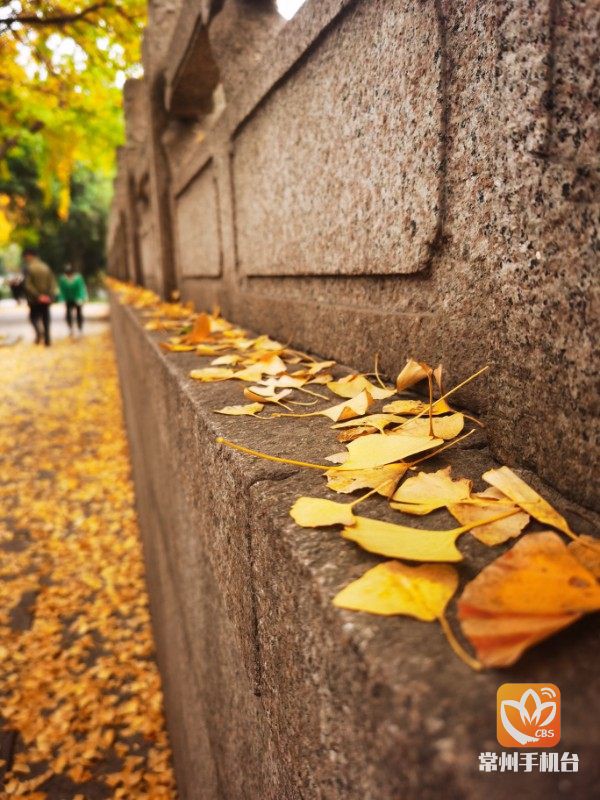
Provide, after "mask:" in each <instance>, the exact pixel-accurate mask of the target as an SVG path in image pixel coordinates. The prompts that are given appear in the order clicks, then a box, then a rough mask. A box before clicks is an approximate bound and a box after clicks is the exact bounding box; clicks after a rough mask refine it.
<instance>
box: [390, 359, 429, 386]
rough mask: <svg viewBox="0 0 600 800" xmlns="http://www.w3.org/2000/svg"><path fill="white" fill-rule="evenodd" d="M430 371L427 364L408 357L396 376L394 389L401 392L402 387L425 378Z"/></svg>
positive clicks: (412, 384)
mask: <svg viewBox="0 0 600 800" xmlns="http://www.w3.org/2000/svg"><path fill="white" fill-rule="evenodd" d="M432 372H433V370H432V369H431V367H428V366H427V364H421V363H420V362H419V361H415V360H414V358H409V359H408V361H407V362H406V364H405V365H404V367H403V368H402V371H401V372H400V374H399V375H398V377H397V378H396V391H397V392H402V391H404V389H408V388H409V387H410V386H414V385H415V383H419V381H422V380H424V379H426V378H427V377H428V376H429V375H431V374H432Z"/></svg>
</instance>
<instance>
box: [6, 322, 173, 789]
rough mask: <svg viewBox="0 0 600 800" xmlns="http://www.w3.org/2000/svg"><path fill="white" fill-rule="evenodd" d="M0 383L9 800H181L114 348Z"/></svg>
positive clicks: (15, 360)
mask: <svg viewBox="0 0 600 800" xmlns="http://www.w3.org/2000/svg"><path fill="white" fill-rule="evenodd" d="M0 374H1V375H2V402H1V404H0V556H1V558H0V712H1V713H0V759H2V761H0V795H1V796H2V797H27V798H28V799H29V800H43V798H49V799H51V800H58V799H59V798H60V800H71V798H77V800H84V798H85V800H95V798H109V797H114V798H128V799H129V798H136V800H167V798H168V799H169V800H171V799H172V798H175V796H176V794H175V788H174V781H173V775H172V771H171V755H170V750H169V744H168V739H167V734H166V731H165V722H164V717H163V710H162V694H161V687H160V678H159V674H158V671H157V667H156V664H155V661H154V653H153V641H152V633H151V628H150V618H149V609H148V600H147V595H146V589H145V584H144V569H143V562H142V554H141V546H140V541H139V535H138V528H137V523H136V515H135V510H134V504H133V487H132V484H131V480H130V475H129V458H128V451H127V443H126V439H125V434H124V430H123V424H122V417H121V406H120V399H119V392H118V385H117V375H116V369H115V363H114V359H113V352H112V345H111V342H110V339H109V337H108V335H102V336H96V337H89V338H85V339H83V340H82V341H80V342H77V343H73V342H69V341H67V340H65V341H62V342H59V343H57V344H56V345H54V346H53V347H52V348H50V349H45V348H36V347H34V346H32V345H20V346H17V347H9V348H0Z"/></svg>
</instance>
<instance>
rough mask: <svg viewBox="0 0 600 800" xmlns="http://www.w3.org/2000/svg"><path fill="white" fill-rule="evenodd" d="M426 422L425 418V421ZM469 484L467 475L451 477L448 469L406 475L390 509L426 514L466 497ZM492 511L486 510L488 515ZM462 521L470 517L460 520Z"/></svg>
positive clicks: (468, 493)
mask: <svg viewBox="0 0 600 800" xmlns="http://www.w3.org/2000/svg"><path fill="white" fill-rule="evenodd" d="M426 421H427V422H428V420H426ZM471 488H472V483H471V481H470V480H467V478H458V479H457V480H454V479H453V478H452V477H451V468H450V467H446V468H445V469H440V470H438V471H437V472H419V473H418V475H415V476H414V477H413V478H408V480H406V481H404V483H403V484H402V486H400V488H399V489H398V490H397V491H396V492H395V494H394V496H393V498H392V499H393V501H394V502H393V503H391V506H392V508H395V509H396V510H397V511H404V512H405V513H407V514H419V515H422V514H429V513H430V512H431V511H434V510H435V509H436V508H443V507H444V506H449V505H452V504H454V503H460V501H461V500H466V499H467V498H468V497H469V496H470V494H471ZM491 516H492V514H490V513H489V512H488V514H487V517H488V518H489V517H491ZM459 521H460V522H463V524H465V523H467V522H470V521H471V520H464V521H463V520H459Z"/></svg>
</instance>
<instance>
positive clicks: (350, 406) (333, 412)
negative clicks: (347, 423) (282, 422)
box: [276, 389, 373, 422]
mask: <svg viewBox="0 0 600 800" xmlns="http://www.w3.org/2000/svg"><path fill="white" fill-rule="evenodd" d="M372 404H373V398H372V397H371V395H370V394H369V393H368V392H367V390H366V389H364V390H363V391H362V392H361V393H360V394H359V395H357V396H356V397H353V398H352V399H351V400H344V402H343V403H338V404H337V405H335V406H331V407H330V408H325V409H323V410H322V411H309V412H307V413H306V414H277V415H276V416H278V417H329V419H330V420H332V421H333V422H340V421H341V420H345V419H353V418H354V417H361V416H362V415H363V414H365V413H366V412H367V411H368V409H369V406H371V405H372Z"/></svg>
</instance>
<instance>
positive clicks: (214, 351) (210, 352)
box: [194, 344, 229, 356]
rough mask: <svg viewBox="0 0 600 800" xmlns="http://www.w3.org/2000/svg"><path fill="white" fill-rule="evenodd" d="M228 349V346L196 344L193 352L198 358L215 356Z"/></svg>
mask: <svg viewBox="0 0 600 800" xmlns="http://www.w3.org/2000/svg"><path fill="white" fill-rule="evenodd" d="M227 349H229V345H228V344H225V345H221V344H215V345H210V344H197V345H196V346H195V347H194V350H195V351H196V353H197V354H198V355H199V356H217V355H219V353H222V352H223V350H227Z"/></svg>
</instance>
